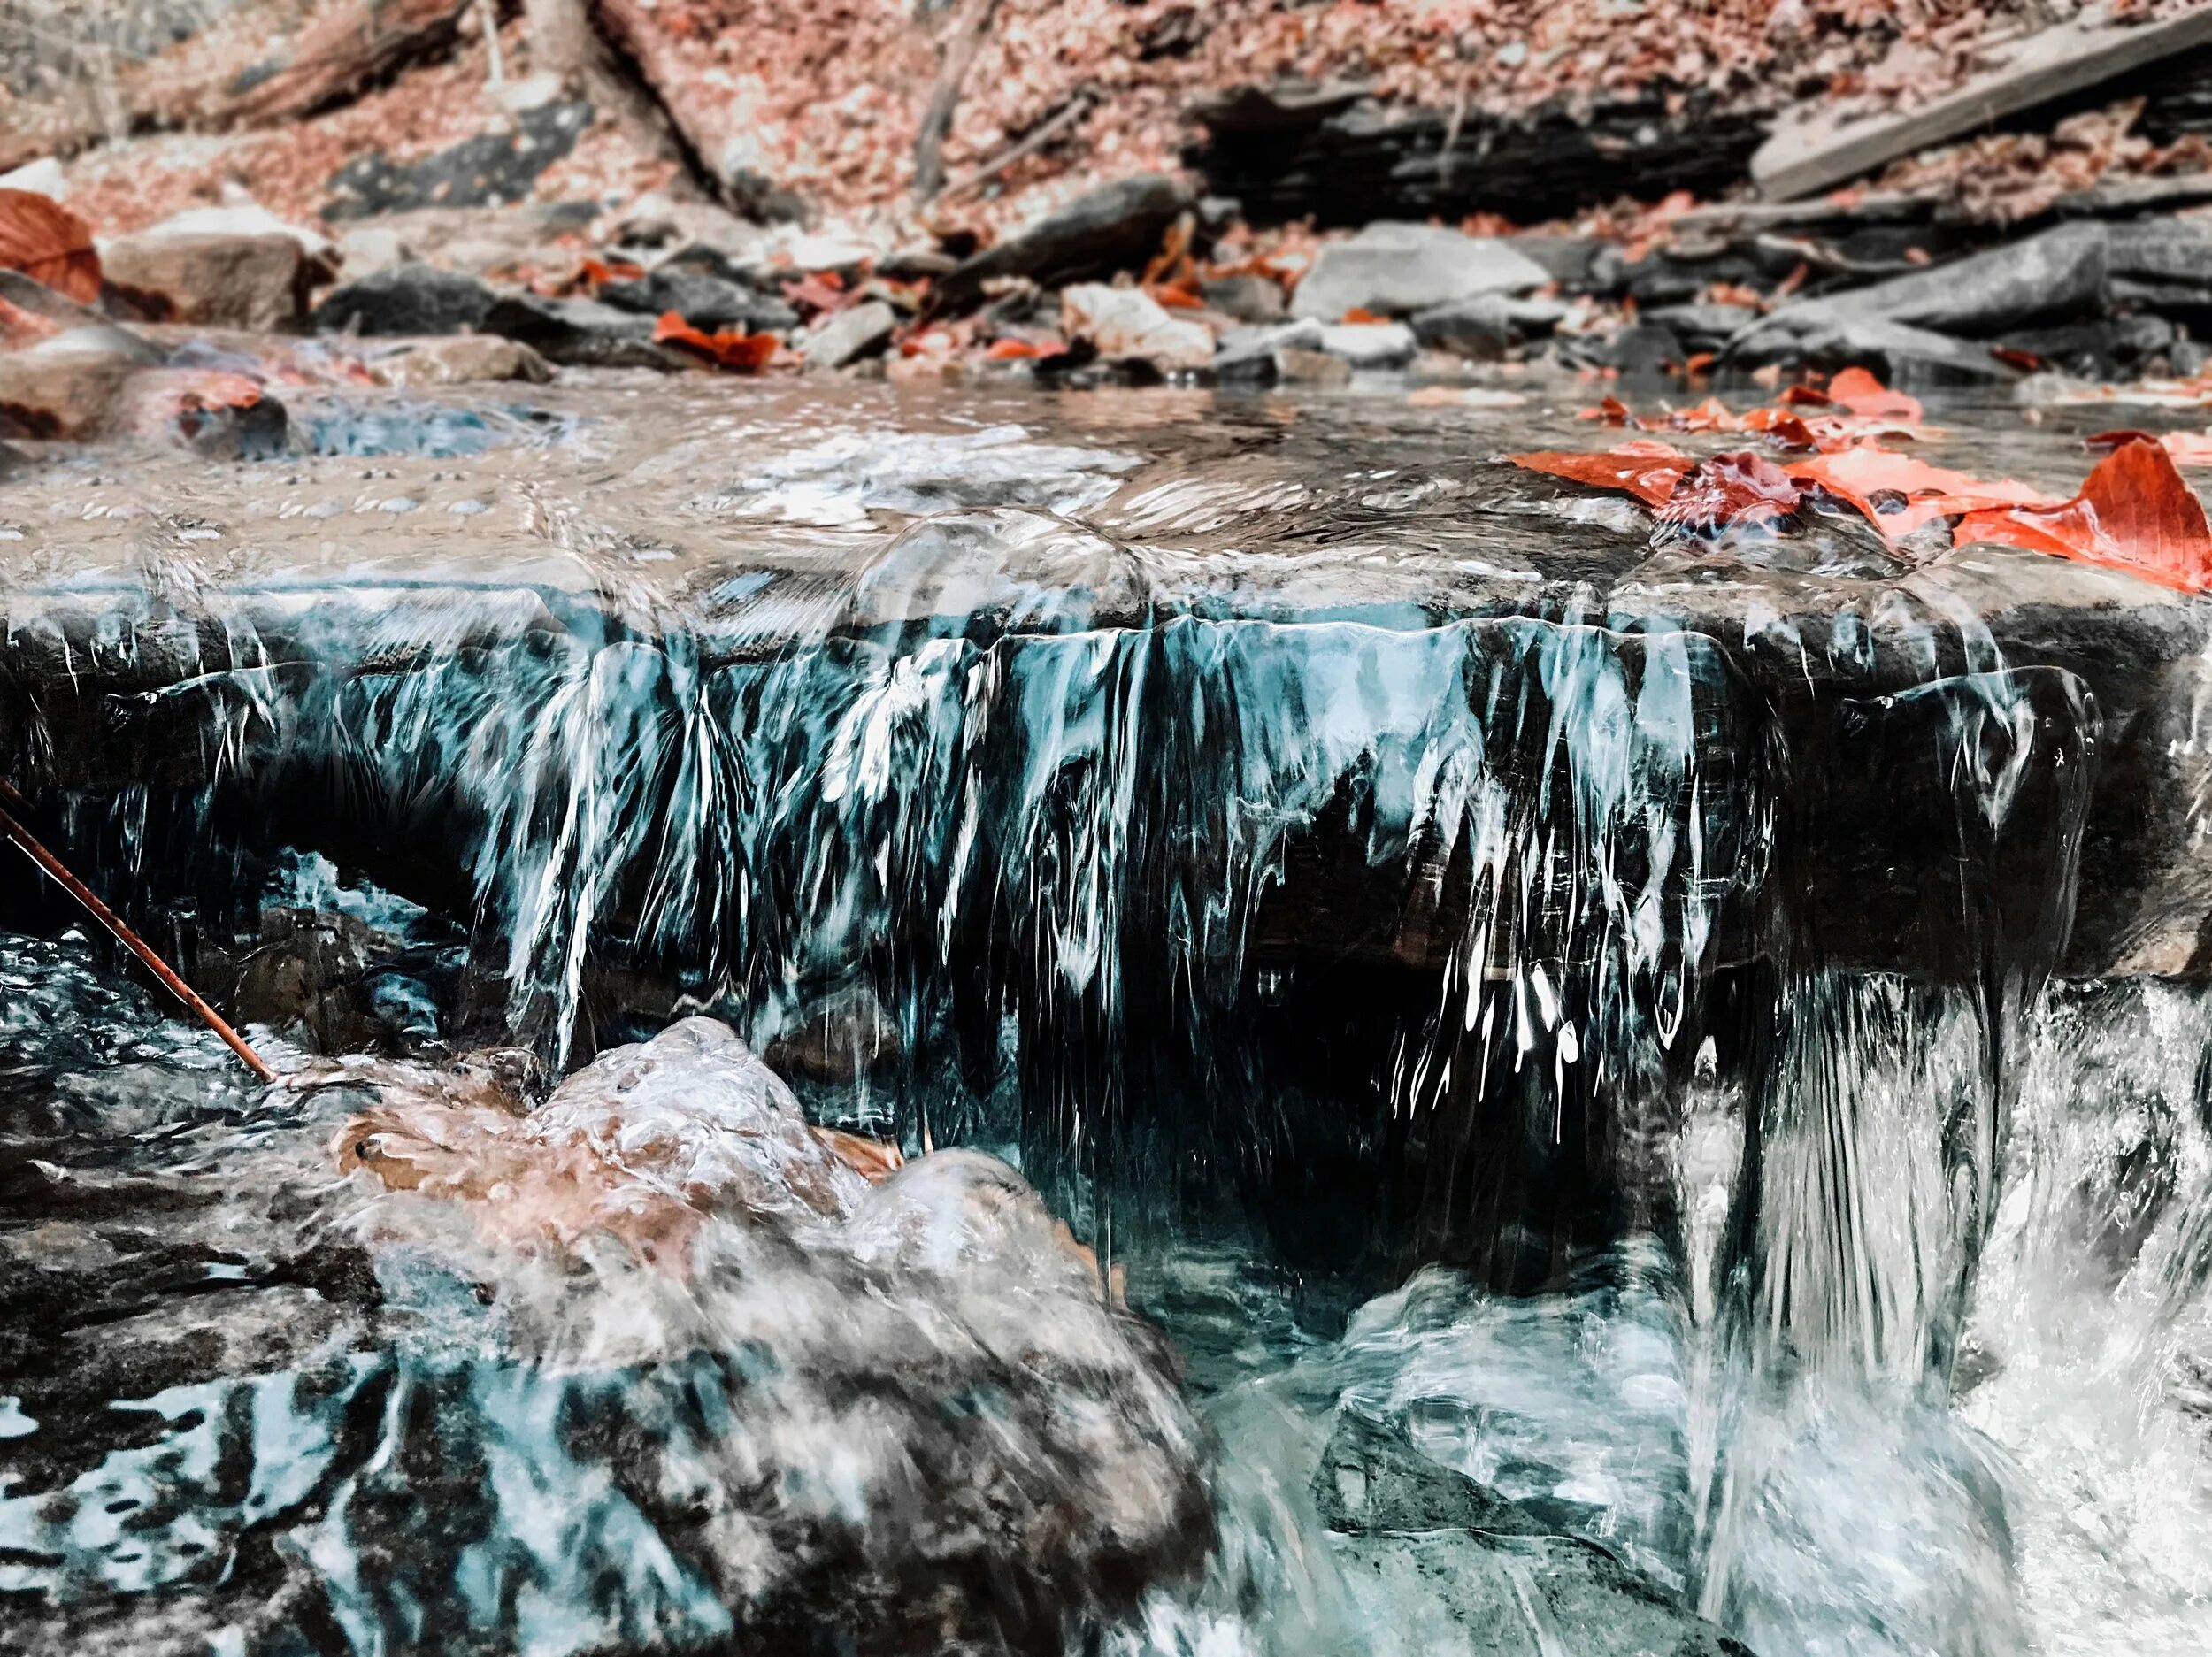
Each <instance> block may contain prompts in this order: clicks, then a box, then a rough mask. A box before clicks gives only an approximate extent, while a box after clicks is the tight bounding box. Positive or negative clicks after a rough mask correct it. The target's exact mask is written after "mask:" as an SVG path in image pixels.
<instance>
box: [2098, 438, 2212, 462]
mask: <svg viewBox="0 0 2212 1657" xmlns="http://www.w3.org/2000/svg"><path fill="white" fill-rule="evenodd" d="M2081 441H2082V446H2083V447H2084V448H2085V449H2119V448H2121V447H2123V446H2124V445H2125V444H2128V443H2156V444H2157V445H2158V446H2159V447H2160V448H2161V449H2164V450H2165V451H2166V452H2167V453H2168V454H2170V455H2171V456H2173V457H2174V464H2176V465H2177V466H2212V433H2208V432H2169V433H2166V434H2165V435H2164V436H2163V437H2153V436H2152V435H2151V434H2150V433H2148V432H2137V431H2122V432H2099V433H2097V434H2096V435H2095V436H2093V437H2085V438H2083V439H2082V440H2081Z"/></svg>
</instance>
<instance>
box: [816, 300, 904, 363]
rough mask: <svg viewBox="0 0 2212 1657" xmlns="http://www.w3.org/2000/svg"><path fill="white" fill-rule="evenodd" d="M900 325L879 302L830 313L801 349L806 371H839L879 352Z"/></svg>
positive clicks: (880, 301)
mask: <svg viewBox="0 0 2212 1657" xmlns="http://www.w3.org/2000/svg"><path fill="white" fill-rule="evenodd" d="M898 325H899V313H898V312H897V311H894V310H893V309H892V308H891V307H890V306H889V305H887V304H886V303H884V302H883V301H882V300H880V299H871V300H869V301H868V302H867V303H864V304H858V305H849V306H848V307H846V309H844V310H842V311H836V312H833V314H832V315H830V316H829V317H828V318H826V319H824V320H823V321H822V322H821V323H820V324H819V325H818V326H817V327H815V329H814V330H813V331H812V332H811V333H810V334H808V335H807V336H806V340H805V342H804V343H803V345H802V346H801V347H800V349H801V351H802V353H803V355H804V356H805V357H806V365H807V366H808V367H809V368H817V369H819V368H842V367H844V366H845V365H846V364H848V363H853V362H857V361H858V360H859V359H860V358H862V357H867V356H870V355H872V354H873V353H875V352H877V351H880V350H881V349H883V348H884V347H885V346H886V345H887V344H888V343H889V342H890V339H891V331H892V330H893V329H894V328H895V327H897V326H898Z"/></svg>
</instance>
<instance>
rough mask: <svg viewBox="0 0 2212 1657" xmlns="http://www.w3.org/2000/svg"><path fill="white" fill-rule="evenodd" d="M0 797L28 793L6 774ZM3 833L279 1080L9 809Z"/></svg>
mask: <svg viewBox="0 0 2212 1657" xmlns="http://www.w3.org/2000/svg"><path fill="white" fill-rule="evenodd" d="M0 801H4V802H6V803H7V804H9V805H12V806H14V807H15V808H17V809H19V810H20V809H22V806H23V796H22V795H21V794H18V793H16V791H15V790H14V789H13V788H12V787H11V786H8V783H7V782H6V780H5V779H0ZM0 834H4V835H6V836H7V838H8V839H10V840H13V841H14V842H15V843H16V844H17V845H18V846H20V847H21V848H23V850H24V852H25V854H26V855H27V856H28V857H29V858H30V860H31V861H32V862H33V863H36V864H37V865H38V866H39V867H40V868H41V869H43V870H44V871H46V872H47V873H48V874H49V875H50V876H52V877H53V880H54V884H55V885H57V886H59V887H61V889H62V890H63V891H65V892H66V893H67V894H69V895H70V896H71V897H73V898H74V899H76V900H77V901H78V902H79V903H80V904H81V905H82V906H83V908H84V910H85V913H87V914H88V915H89V916H91V917H92V918H93V919H94V920H96V921H97V922H99V923H100V924H101V925H103V926H104V927H105V928H107V930H108V932H109V933H110V934H111V936H112V937H113V938H114V940H115V941H116V942H117V943H119V944H120V945H122V946H123V947H124V948H126V949H127V950H129V951H130V952H131V953H132V954H133V955H136V956H137V957H138V958H139V960H140V961H141V962H142V963H144V964H145V967H146V970H148V971H149V972H151V973H152V974H153V975H154V976H155V977H156V978H159V979H160V980H161V981H162V983H163V985H164V986H165V987H166V988H167V989H168V991H169V993H171V994H173V995H174V996H175V997H176V998H177V999H178V1000H179V1001H182V1002H183V1003H184V1004H185V1005H186V1006H187V1007H189V1008H190V1009H192V1010H193V1011H194V1012H195V1013H196V1014H198V1015H199V1016H200V1020H201V1022H202V1023H204V1024H206V1025H207V1027H208V1028H209V1029H210V1030H212V1031H213V1032H215V1033H216V1034H217V1035H219V1036H220V1037H222V1039H223V1041H224V1044H225V1045H226V1046H227V1047H229V1048H230V1050H231V1051H232V1052H233V1053H235V1054H236V1055H238V1057H239V1059H240V1061H241V1062H243V1063H244V1065H245V1067H246V1068H247V1069H248V1070H251V1071H252V1072H253V1073H254V1074H255V1075H256V1076H257V1077H258V1078H261V1080H263V1081H265V1082H273V1081H274V1080H276V1078H277V1075H276V1071H275V1070H272V1069H271V1068H270V1067H269V1063H268V1061H267V1060H265V1059H264V1058H263V1057H262V1056H261V1055H259V1054H258V1053H256V1052H255V1051H254V1050H253V1049H252V1048H251V1047H248V1046H247V1045H246V1042H245V1039H244V1038H243V1037H242V1036H241V1035H240V1034H239V1033H238V1032H236V1031H235V1030H233V1029H232V1028H231V1027H230V1026H229V1025H228V1024H225V1023H224V1022H223V1016H222V1015H221V1014H220V1013H219V1012H217V1011H216V1010H215V1009H213V1008H212V1007H210V1006H209V1005H208V1004H207V1003H206V1002H205V1001H202V1000H201V999H200V996H199V993H198V992H197V991H196V990H195V989H194V988H193V987H192V986H190V985H189V984H187V983H186V982H185V981H184V980H183V979H182V978H179V977H178V976H177V974H176V972H175V971H174V970H173V969H172V968H171V967H170V965H169V963H167V962H165V961H164V960H163V959H162V958H161V957H160V956H159V955H156V954H155V953H154V952H153V951H152V950H151V949H150V948H149V947H147V945H146V943H145V941H144V940H142V939H141V938H140V937H139V935H138V934H137V933H136V932H133V931H132V930H131V929H130V928H129V927H128V926H127V925H125V924H123V917H121V916H119V915H118V914H117V913H116V912H115V911H114V910H113V909H110V908H109V907H108V906H107V905H106V904H104V903H103V902H101V901H100V899H99V897H98V895H97V894H96V893H94V891H93V890H92V888H91V887H90V886H87V885H85V883H84V882H83V881H81V880H80V879H78V878H77V877H76V876H74V875H73V874H71V873H70V872H69V871H68V870H67V869H65V868H64V867H63V866H62V861H61V859H60V858H58V857H57V856H55V855H54V854H53V853H51V852H50V851H48V850H47V849H46V848H45V847H43V846H42V845H40V844H39V843H38V840H37V839H36V838H35V836H34V835H33V834H32V832H31V831H30V830H28V829H27V828H25V827H24V826H23V825H22V824H20V823H19V822H17V821H16V820H15V818H14V817H11V816H9V815H8V813H7V812H6V811H4V810H0Z"/></svg>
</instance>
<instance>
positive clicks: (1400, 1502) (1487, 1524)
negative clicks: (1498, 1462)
mask: <svg viewBox="0 0 2212 1657" xmlns="http://www.w3.org/2000/svg"><path fill="white" fill-rule="evenodd" d="M1313 1500H1314V1507H1315V1508H1316V1510H1317V1512H1318V1513H1319V1514H1320V1515H1321V1523H1323V1524H1325V1525H1326V1526H1328V1528H1329V1529H1330V1530H1337V1531H1344V1532H1349V1533H1352V1534H1355V1535H1357V1534H1362V1533H1365V1532H1369V1531H1375V1530H1488V1531H1492V1532H1494V1533H1495V1534H1497V1535H1500V1536H1553V1535H1556V1534H1557V1533H1558V1532H1559V1530H1560V1529H1561V1528H1562V1527H1561V1525H1560V1524H1559V1523H1557V1522H1556V1521H1555V1520H1552V1519H1548V1518H1544V1517H1540V1516H1539V1515H1537V1514H1536V1513H1534V1512H1533V1511H1532V1510H1531V1509H1530V1508H1529V1507H1526V1506H1524V1505H1523V1504H1522V1503H1519V1502H1517V1501H1515V1500H1512V1499H1511V1498H1509V1497H1507V1496H1502V1495H1500V1494H1499V1493H1498V1492H1495V1491H1494V1490H1491V1489H1490V1488H1488V1487H1487V1486H1486V1485H1483V1484H1477V1483H1476V1482H1475V1481H1474V1480H1473V1479H1471V1478H1469V1477H1467V1476H1466V1475H1465V1474H1463V1473H1456V1472H1454V1471H1453V1470H1452V1469H1450V1468H1448V1467H1445V1466H1444V1465H1442V1464H1441V1463H1440V1462H1437V1461H1431V1460H1430V1459H1429V1458H1428V1457H1427V1456H1425V1455H1423V1454H1421V1453H1420V1451H1418V1450H1417V1449H1415V1448H1414V1447H1413V1446H1412V1445H1411V1444H1410V1443H1409V1442H1408V1441H1407V1439H1406V1438H1405V1435H1404V1434H1403V1433H1402V1432H1400V1431H1397V1430H1396V1429H1394V1428H1393V1427H1391V1426H1388V1425H1386V1424H1385V1423H1382V1422H1379V1421H1376V1420H1374V1419H1373V1418H1371V1417H1370V1416H1367V1415H1362V1414H1360V1412H1359V1411H1357V1410H1356V1409H1347V1410H1345V1411H1344V1412H1343V1414H1342V1415H1340V1416H1339V1417H1338V1420H1337V1424H1336V1431H1334V1432H1333V1433H1332V1434H1331V1435H1330V1437H1329V1443H1328V1447H1327V1448H1326V1449H1325V1450H1324V1451H1323V1452H1322V1453H1321V1465H1320V1466H1319V1467H1318V1468H1317V1469H1315V1472H1314V1476H1313Z"/></svg>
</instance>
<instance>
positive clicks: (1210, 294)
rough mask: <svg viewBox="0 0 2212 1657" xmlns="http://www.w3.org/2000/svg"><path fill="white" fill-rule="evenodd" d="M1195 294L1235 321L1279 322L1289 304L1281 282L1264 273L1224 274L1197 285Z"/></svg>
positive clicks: (1286, 311)
mask: <svg viewBox="0 0 2212 1657" xmlns="http://www.w3.org/2000/svg"><path fill="white" fill-rule="evenodd" d="M1198 294H1199V297H1200V298H1202V299H1203V300H1204V301H1205V302H1206V303H1208V304H1209V305H1211V306H1212V307H1213V308H1214V309H1215V310H1216V311H1220V312H1222V313H1223V314H1224V315H1225V316H1231V317H1234V318H1236V319H1237V320H1238V321H1239V322H1280V321H1281V320H1282V319H1283V318H1284V317H1285V316H1286V314H1287V313H1288V311H1289V307H1288V306H1287V305H1286V303H1284V300H1283V285H1282V284H1281V283H1280V282H1279V281H1276V280H1274V279H1273V278H1271V277H1266V276H1224V277H1220V278H1217V280H1213V281H1210V282H1201V283H1199V284H1198Z"/></svg>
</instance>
